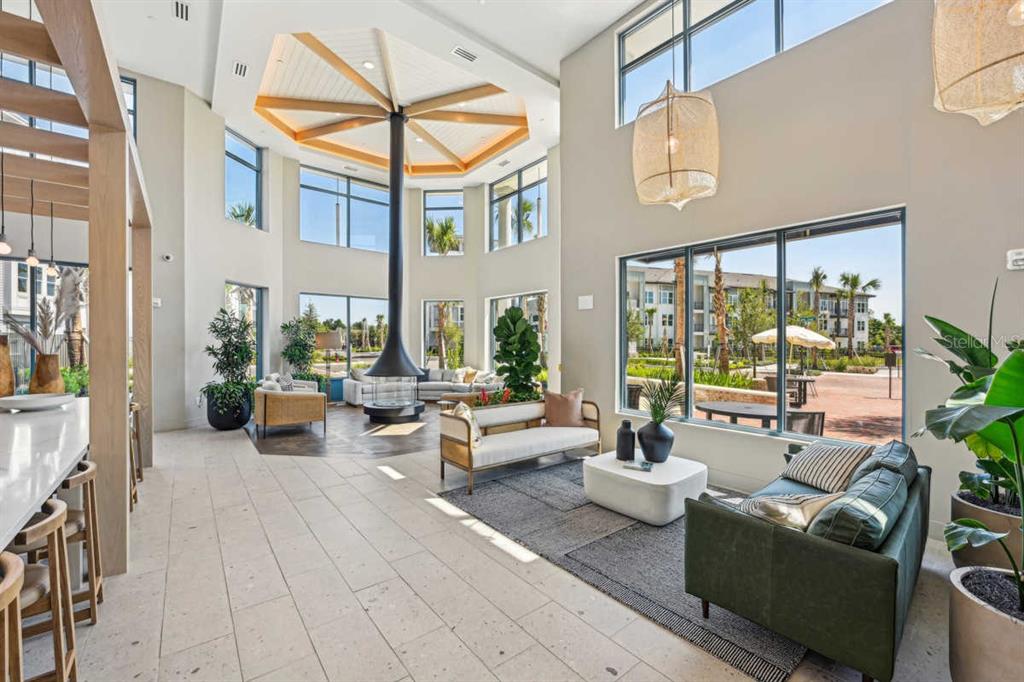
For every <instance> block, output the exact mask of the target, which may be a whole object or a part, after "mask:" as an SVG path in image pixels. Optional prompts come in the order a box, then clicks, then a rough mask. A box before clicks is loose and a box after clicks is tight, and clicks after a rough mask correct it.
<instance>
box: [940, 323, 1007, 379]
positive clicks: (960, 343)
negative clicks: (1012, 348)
mask: <svg viewBox="0 0 1024 682" xmlns="http://www.w3.org/2000/svg"><path fill="white" fill-rule="evenodd" d="M924 319H925V322H927V323H928V326H930V327H931V328H932V329H934V330H935V333H936V334H938V335H939V336H938V338H936V339H935V342H936V343H938V344H939V345H940V346H942V347H943V348H945V349H946V350H948V351H949V352H950V353H952V354H953V355H955V356H957V357H958V358H960V359H961V360H963V361H964V362H966V363H967V364H968V365H977V366H978V367H995V365H996V363H997V362H999V358H997V357H996V356H995V354H994V353H992V351H990V350H989V349H988V347H987V346H986V345H985V344H984V343H982V342H981V341H979V340H978V339H976V338H975V337H974V336H972V335H971V334H968V333H967V332H965V331H964V330H963V329H960V328H959V327H957V326H955V325H952V324H950V323H949V322H946V321H945V320H940V319H939V318H937V317H931V316H930V315H925V316H924Z"/></svg>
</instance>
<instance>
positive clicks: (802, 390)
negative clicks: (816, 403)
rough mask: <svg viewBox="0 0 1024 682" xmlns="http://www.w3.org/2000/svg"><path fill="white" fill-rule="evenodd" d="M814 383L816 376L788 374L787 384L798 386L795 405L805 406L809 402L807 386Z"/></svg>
mask: <svg viewBox="0 0 1024 682" xmlns="http://www.w3.org/2000/svg"><path fill="white" fill-rule="evenodd" d="M813 383H814V377H809V376H790V375H787V376H786V384H787V385H789V386H795V387H796V404H795V405H794V407H803V406H804V405H806V404H807V387H808V386H809V385H810V384H813Z"/></svg>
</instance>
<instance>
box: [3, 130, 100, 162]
mask: <svg viewBox="0 0 1024 682" xmlns="http://www.w3.org/2000/svg"><path fill="white" fill-rule="evenodd" d="M0 147H7V148H8V149H20V150H21V151H23V152H33V153H35V154H45V155H47V156H57V157H60V158H62V159H71V160H72V161H84V162H88V161H89V140H87V139H84V138H81V137H75V136H74V135H63V134H61V133H53V132H50V131H49V130H41V129H39V128H30V127H28V126H23V125H18V124H17V123H8V122H6V121H0Z"/></svg>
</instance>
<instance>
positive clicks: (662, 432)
mask: <svg viewBox="0 0 1024 682" xmlns="http://www.w3.org/2000/svg"><path fill="white" fill-rule="evenodd" d="M640 397H641V398H642V399H643V400H646V401H647V410H648V412H650V421H649V422H648V423H647V424H645V425H644V426H642V427H640V428H639V429H638V430H637V432H636V436H637V440H639V441H640V451H641V452H643V453H644V459H646V460H647V461H648V462H654V463H656V464H657V463H661V462H664V461H665V460H667V459H668V456H669V453H671V452H672V444H673V443H674V442H675V435H674V434H673V433H672V429H670V428H668V427H667V426H665V420H666V419H668V418H669V416H671V415H672V412H673V410H678V409H679V408H681V407H682V406H683V404H684V401H685V400H686V391H685V389H684V387H683V385H682V383H680V381H679V377H678V376H677V375H676V374H675V373H674V372H673V373H670V374H667V375H665V376H663V377H660V378H654V379H647V380H646V381H644V383H643V388H641V389H640Z"/></svg>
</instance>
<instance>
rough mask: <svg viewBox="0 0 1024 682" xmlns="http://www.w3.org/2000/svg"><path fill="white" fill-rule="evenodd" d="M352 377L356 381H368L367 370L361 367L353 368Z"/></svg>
mask: <svg viewBox="0 0 1024 682" xmlns="http://www.w3.org/2000/svg"><path fill="white" fill-rule="evenodd" d="M351 374H352V378H353V379H355V380H356V381H366V370H365V369H361V368H353V369H352V372H351Z"/></svg>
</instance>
